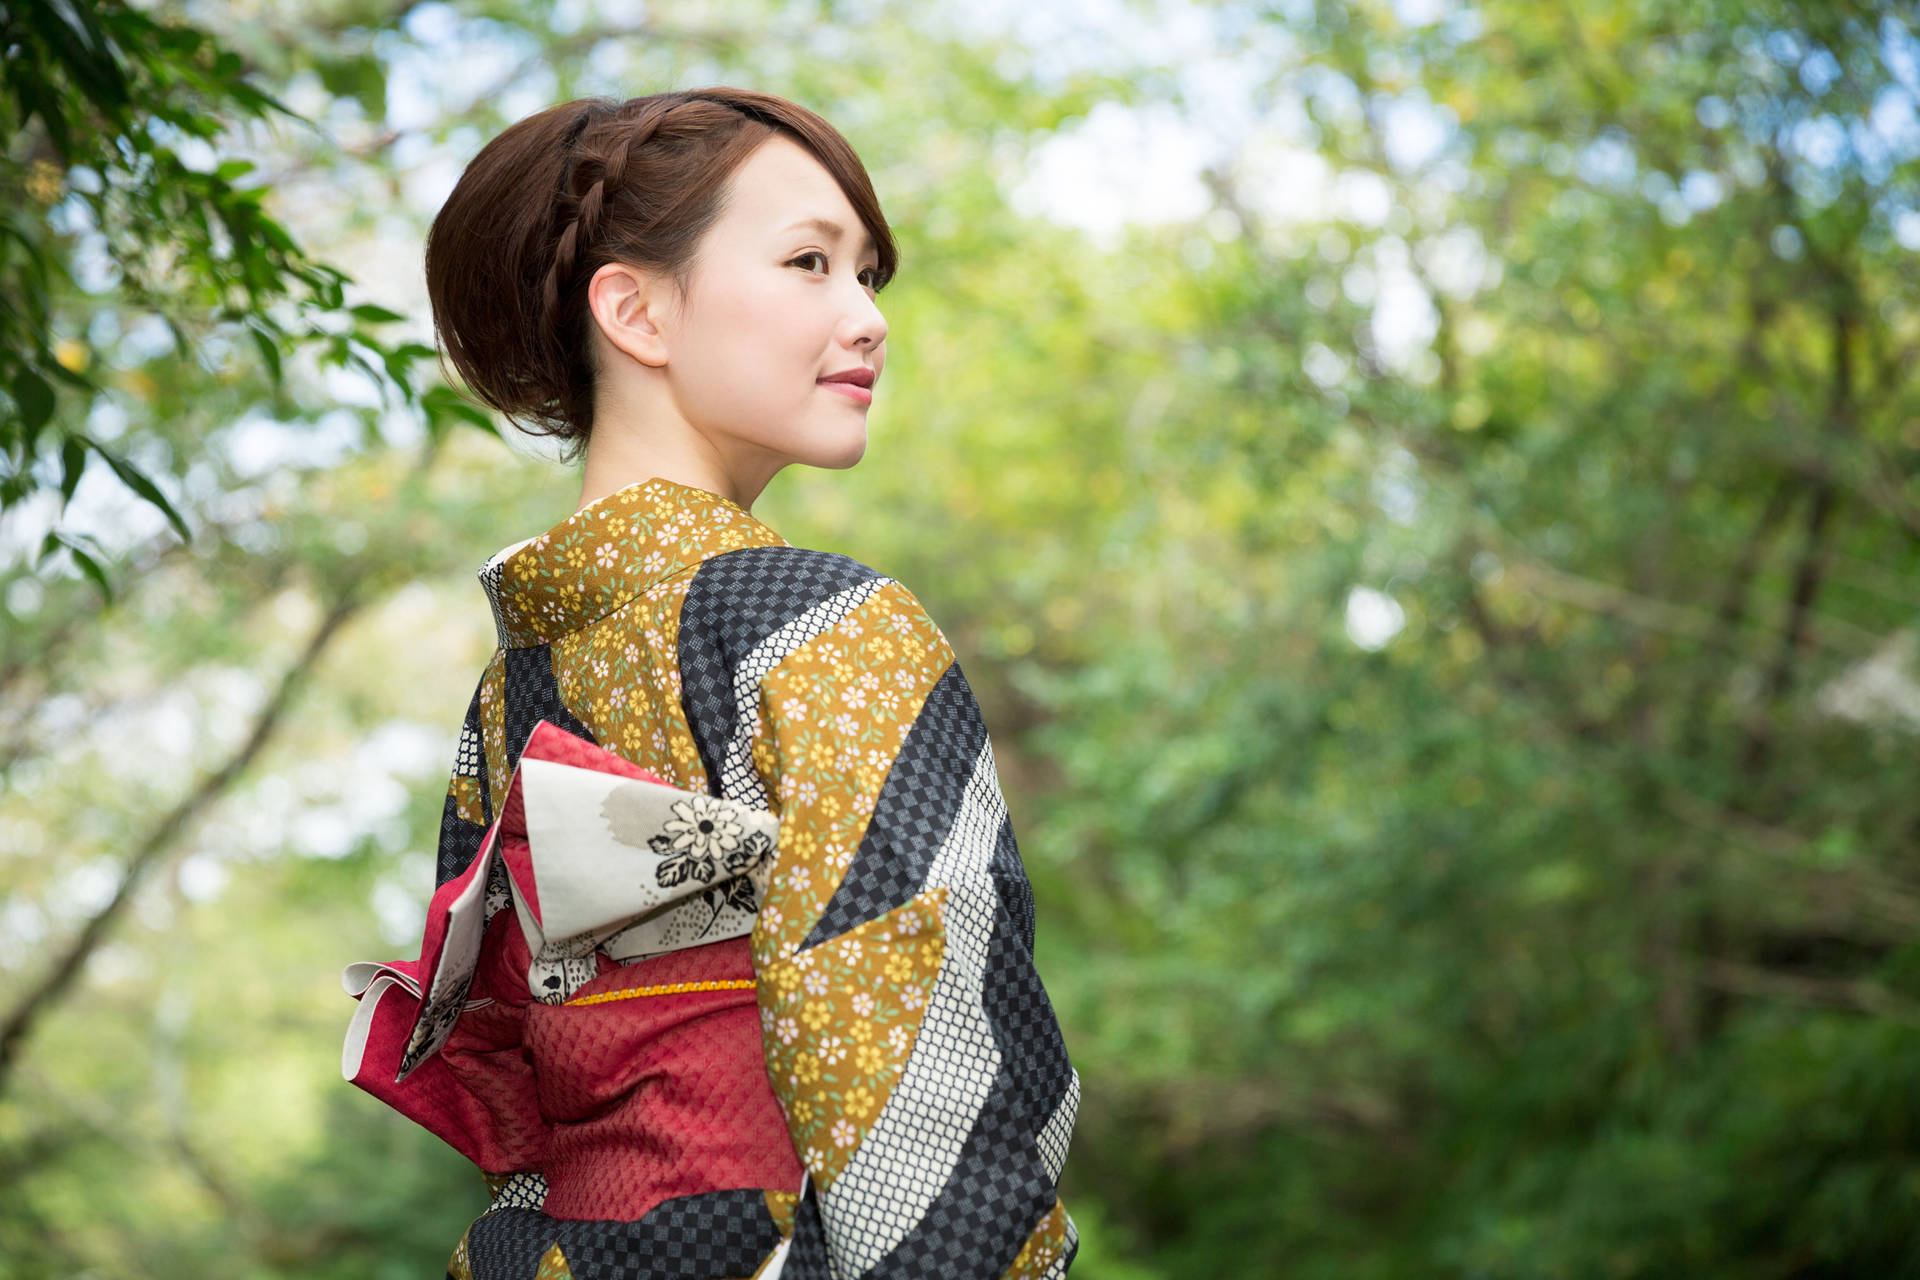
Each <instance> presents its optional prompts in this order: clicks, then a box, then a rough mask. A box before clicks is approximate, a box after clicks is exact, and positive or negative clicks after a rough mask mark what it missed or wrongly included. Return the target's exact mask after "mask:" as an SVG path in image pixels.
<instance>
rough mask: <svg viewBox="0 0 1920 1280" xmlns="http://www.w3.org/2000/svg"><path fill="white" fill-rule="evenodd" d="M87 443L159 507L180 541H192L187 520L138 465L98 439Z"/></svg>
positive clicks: (127, 483)
mask: <svg viewBox="0 0 1920 1280" xmlns="http://www.w3.org/2000/svg"><path fill="white" fill-rule="evenodd" d="M88 443H89V444H91V445H92V446H93V451H94V452H95V453H97V454H99V455H100V456H101V457H103V458H105V459H106V460H107V465H108V466H110V467H112V468H113V471H114V474H115V475H117V476H119V477H120V480H121V483H123V484H125V485H126V486H127V487H128V488H129V489H132V490H133V491H134V492H135V493H137V494H139V495H140V496H141V497H143V498H145V499H146V500H147V501H148V502H151V503H152V504H153V505H154V506H156V507H158V508H160V510H161V511H162V512H163V513H164V514H165V515H166V517H167V519H168V520H169V521H171V522H172V524H173V527H174V529H175V530H176V531H177V532H178V533H179V534H180V538H181V540H182V541H184V542H192V541H193V530H192V529H190V528H188V527H187V522H186V521H185V520H184V519H182V518H181V516H180V513H179V512H178V511H175V510H174V509H173V504H172V503H171V502H168V501H167V495H166V494H164V493H162V492H160V488H159V486H158V485H156V484H154V482H153V481H152V480H150V479H148V478H147V476H146V474H145V473H144V472H142V471H141V470H140V469H139V468H138V467H136V466H134V465H133V464H132V463H131V462H128V461H127V460H126V459H125V458H122V457H120V456H119V455H117V454H115V453H114V452H113V451H112V450H111V449H108V448H107V447H105V446H104V445H102V444H101V443H100V442H99V441H97V440H90V441H88Z"/></svg>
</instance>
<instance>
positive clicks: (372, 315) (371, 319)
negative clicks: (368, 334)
mask: <svg viewBox="0 0 1920 1280" xmlns="http://www.w3.org/2000/svg"><path fill="white" fill-rule="evenodd" d="M348 314H349V315H351V316H353V317H354V318H355V319H357V320H365V321H367V322H368V323H369V324H390V323H392V322H393V321H395V320H405V319H406V317H405V316H403V315H401V314H400V313H399V312H397V311H389V310H387V309H386V308H385V307H380V306H375V305H374V304H373V303H371V302H363V303H361V304H360V305H359V306H357V307H354V308H353V309H352V310H351V311H350V312H349V313H348Z"/></svg>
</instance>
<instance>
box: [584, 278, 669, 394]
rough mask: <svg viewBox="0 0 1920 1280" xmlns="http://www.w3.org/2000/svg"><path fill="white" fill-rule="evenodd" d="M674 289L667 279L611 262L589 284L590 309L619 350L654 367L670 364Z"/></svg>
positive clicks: (603, 332) (588, 298) (602, 330)
mask: <svg viewBox="0 0 1920 1280" xmlns="http://www.w3.org/2000/svg"><path fill="white" fill-rule="evenodd" d="M672 303H673V287H672V284H671V282H669V281H668V280H667V279H666V278H665V277H664V276H659V275H656V274H654V273H653V272H649V271H642V270H641V269H640V268H638V267H633V266H629V265H628V264H626V263H624V262H609V263H607V264H606V265H605V266H603V267H601V268H600V269H599V270H598V271H596V272H594V273H593V279H591V280H589V281H588V282H587V309H588V310H589V311H591V312H592V313H593V320H594V323H595V324H596V325H598V326H599V329H600V332H601V334H602V335H603V336H604V337H605V338H606V340H607V341H608V342H610V343H612V344H613V345H614V346H615V347H617V348H618V349H619V350H621V351H623V352H625V353H626V354H627V355H629V356H631V357H633V358H634V359H635V360H637V361H639V362H640V363H641V364H644V365H650V366H652V367H654V368H656V369H657V368H659V367H660V366H662V365H664V364H666V362H667V330H666V326H665V325H664V324H663V323H662V321H664V320H665V319H666V318H667V316H668V315H669V314H670V309H671V307H672Z"/></svg>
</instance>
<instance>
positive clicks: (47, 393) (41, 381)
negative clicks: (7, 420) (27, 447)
mask: <svg viewBox="0 0 1920 1280" xmlns="http://www.w3.org/2000/svg"><path fill="white" fill-rule="evenodd" d="M13 399H14V403H15V404H18V405H19V406H20V419H21V421H22V422H24V423H26V427H27V435H28V437H29V438H31V437H32V436H33V434H34V433H35V432H37V431H39V430H40V428H41V427H43V426H45V425H46V424H47V420H48V419H49V418H51V417H53V388H52V387H50V386H48V385H47V380H46V379H45V378H42V377H41V376H40V375H39V374H37V373H35V372H34V371H33V370H32V369H22V370H21V371H20V372H19V373H17V374H15V375H14V377H13Z"/></svg>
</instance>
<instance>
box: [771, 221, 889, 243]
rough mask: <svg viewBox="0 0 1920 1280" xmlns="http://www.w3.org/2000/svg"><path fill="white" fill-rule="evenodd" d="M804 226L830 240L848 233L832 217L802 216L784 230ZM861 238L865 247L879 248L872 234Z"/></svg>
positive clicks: (792, 229)
mask: <svg viewBox="0 0 1920 1280" xmlns="http://www.w3.org/2000/svg"><path fill="white" fill-rule="evenodd" d="M803 227H804V228H808V229H811V230H814V231H818V232H819V233H820V234H821V235H823V236H826V237H827V238H828V239H829V240H838V239H840V237H842V236H844V235H846V234H847V229H846V228H845V227H843V226H841V225H840V224H839V223H837V222H835V221H834V220H833V219H832V218H802V219H800V221H798V222H795V223H791V224H789V225H788V226H787V227H785V228H784V230H785V231H794V230H798V229H800V228H803ZM861 239H862V241H863V242H864V243H863V245H862V247H863V248H866V249H869V250H875V249H877V246H875V244H874V243H873V236H872V235H871V234H868V235H865V236H862V237H861Z"/></svg>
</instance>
